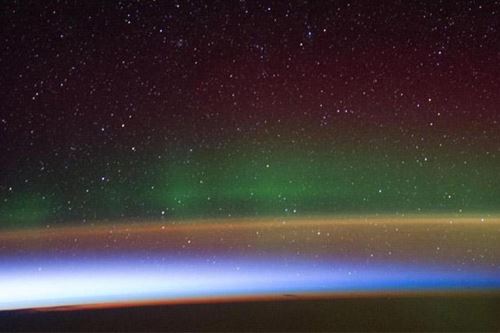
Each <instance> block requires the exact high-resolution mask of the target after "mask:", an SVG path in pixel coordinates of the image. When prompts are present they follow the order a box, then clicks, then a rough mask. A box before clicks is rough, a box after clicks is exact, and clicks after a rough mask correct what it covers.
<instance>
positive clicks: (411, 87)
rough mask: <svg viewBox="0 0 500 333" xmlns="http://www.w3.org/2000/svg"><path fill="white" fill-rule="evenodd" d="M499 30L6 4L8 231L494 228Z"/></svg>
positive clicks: (290, 13) (305, 7)
mask: <svg viewBox="0 0 500 333" xmlns="http://www.w3.org/2000/svg"><path fill="white" fill-rule="evenodd" d="M499 26H500V2H498V1H457V2H455V3H452V2H448V1H428V2H426V3H424V2H418V1H359V2H345V1H335V2H327V1H311V2H307V1H297V2H291V3H287V2H284V1H283V2H281V1H280V2H275V1H213V2H212V1H210V2H207V3H205V2H199V1H182V2H174V1H156V2H155V1H150V2H146V1H119V2H118V1H33V2H31V1H3V2H2V4H1V5H0V41H1V44H2V47H1V48H0V78H1V79H0V85H1V89H0V101H1V102H0V228H3V227H8V228H11V227H26V226H40V227H44V228H45V227H46V226H47V225H58V224H64V223H87V224H88V223H94V222H95V221H101V220H105V219H112V220H115V219H122V218H154V219H158V218H163V219H167V220H168V219H179V218H191V217H197V218H199V217H238V216H244V217H253V216H290V215H297V216H300V215H316V214H319V215H323V214H325V215H336V214H360V215H363V214H382V213H383V214H399V215H402V214H433V213H445V214H469V213H471V214H485V215H487V214H494V213H496V212H498V211H499V210H500V177H499V175H500V156H499V155H500V111H499V110H498V107H499V105H500V93H499V92H500V38H499ZM95 223H97V222H95Z"/></svg>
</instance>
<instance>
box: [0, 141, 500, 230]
mask: <svg viewBox="0 0 500 333" xmlns="http://www.w3.org/2000/svg"><path fill="white" fill-rule="evenodd" d="M245 143H246V141H243V140H241V141H240V142H236V143H235V144H233V145H228V146H226V147H223V148H220V149H209V148H207V149H204V150H203V149H199V150H198V151H192V150H189V149H187V150H186V149H185V150H184V151H183V152H177V153H176V154H171V155H169V158H155V159H152V158H151V156H156V155H153V154H151V153H150V152H145V153H144V155H143V156H139V157H138V158H141V159H143V160H144V163H143V165H144V169H138V168H129V169H127V168H126V167H124V165H125V166H126V164H127V163H126V160H124V159H123V160H122V161H121V163H118V164H117V165H119V167H114V166H113V165H111V166H110V164H109V163H106V164H103V165H102V166H98V167H95V168H94V169H91V168H86V169H85V168H83V169H82V168H80V169H78V172H79V173H80V174H76V173H75V174H70V175H66V176H65V178H64V179H66V180H69V181H71V180H75V182H76V184H75V185H74V186H73V187H70V186H64V184H63V185H61V181H60V180H59V181H58V180H57V179H55V178H54V179H50V178H45V179H43V182H42V181H40V182H39V184H36V182H34V183H35V184H31V185H30V187H25V189H23V188H22V187H20V188H19V189H17V188H16V189H14V190H12V191H11V193H10V194H9V196H8V198H7V199H6V200H4V202H3V203H2V205H1V206H0V220H1V223H2V226H3V227H12V226H15V227H20V226H34V225H44V224H47V223H56V222H57V221H64V220H66V221H67V220H73V221H81V220H84V221H88V220H94V219H117V218H136V217H145V218H158V217H163V218H176V219H182V218H193V217H229V216H232V217H235V216H268V215H272V216H289V215H321V214H329V215H335V214H360V215H362V214H385V213H388V214H402V213H412V214H414V213H477V212H480V213H485V212H486V213H494V212H497V211H498V210H499V208H500V179H499V178H498V177H497V176H498V175H499V174H500V166H499V164H498V163H497V162H496V158H495V156H494V155H491V156H490V157H489V158H488V157H484V156H485V154H483V153H481V154H477V155H474V154H472V153H471V152H469V153H466V154H464V153H463V152H462V153H458V152H453V150H452V149H449V148H448V149H446V150H444V152H445V153H443V152H441V153H440V152H439V151H434V152H433V151H432V149H428V150H427V151H428V152H429V151H430V152H431V153H427V155H422V154H419V155H416V154H414V153H412V154H410V153H405V151H404V150H398V147H399V146H397V145H392V146H389V145H386V146H385V148H384V149H381V148H380V144H374V145H373V148H372V149H369V148H367V146H368V145H359V146H354V145H353V144H352V143H350V142H349V141H347V140H346V141H344V143H343V144H341V143H339V144H336V145H326V144H323V146H321V145H320V144H319V145H316V147H315V149H311V148H310V147H311V145H312V143H311V142H306V143H296V142H292V143H289V142H288V143H287V142H286V140H282V141H276V140H275V141H274V142H272V144H271V143H268V144H259V145H248V144H245ZM434 146H435V145H434ZM327 147H330V148H327ZM332 147H333V148H332ZM474 156H478V157H476V158H475V157H474ZM114 158H115V160H117V161H119V162H120V159H119V157H116V156H115V157H114ZM82 174H83V175H82ZM103 174H105V175H106V177H104V176H102V175H103ZM78 179H93V181H92V183H91V184H83V183H78ZM130 179H134V181H133V182H130ZM49 194H52V195H49Z"/></svg>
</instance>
